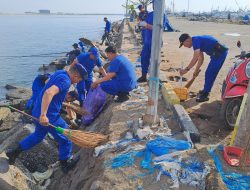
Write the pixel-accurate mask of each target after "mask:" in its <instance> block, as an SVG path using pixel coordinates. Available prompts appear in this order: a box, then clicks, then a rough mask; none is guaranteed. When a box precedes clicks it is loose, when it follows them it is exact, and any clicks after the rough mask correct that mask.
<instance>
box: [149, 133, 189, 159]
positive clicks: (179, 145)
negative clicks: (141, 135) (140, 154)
mask: <svg viewBox="0 0 250 190" xmlns="http://www.w3.org/2000/svg"><path fill="white" fill-rule="evenodd" d="M147 148H148V149H149V150H150V151H152V153H154V154H155V155H157V156H161V155H163V154H167V153H170V152H171V151H175V150H186V149H190V148H191V145H190V143H189V142H187V141H184V140H176V139H173V138H170V137H157V138H156V139H154V140H151V141H149V142H148V143H147Z"/></svg>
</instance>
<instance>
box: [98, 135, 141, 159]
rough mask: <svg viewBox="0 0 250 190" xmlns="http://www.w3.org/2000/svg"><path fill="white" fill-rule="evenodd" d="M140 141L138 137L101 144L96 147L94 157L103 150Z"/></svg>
mask: <svg viewBox="0 0 250 190" xmlns="http://www.w3.org/2000/svg"><path fill="white" fill-rule="evenodd" d="M134 142H138V140H137V139H123V140H119V141H115V142H109V143H107V144H105V145H101V146H98V147H96V148H95V152H94V157H97V156H99V155H100V154H102V153H103V152H105V151H107V150H109V149H112V148H115V149H116V150H119V149H123V148H126V147H127V146H128V145H130V144H131V143H134Z"/></svg>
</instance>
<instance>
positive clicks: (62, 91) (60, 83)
mask: <svg viewBox="0 0 250 190" xmlns="http://www.w3.org/2000/svg"><path fill="white" fill-rule="evenodd" d="M53 85H55V86H57V87H58V88H59V93H58V94H56V95H55V96H54V97H53V99H52V100H51V103H50V105H49V107H48V111H47V117H48V119H49V121H50V122H51V123H54V122H56V121H57V120H58V119H59V118H60V113H59V112H60V110H61V107H62V103H63V102H64V100H65V97H66V94H67V93H68V91H69V88H70V85H71V79H70V76H69V75H68V73H67V71H64V70H60V71H57V72H55V73H54V74H53V75H52V76H51V77H50V79H49V81H48V82H47V83H46V85H45V86H44V88H43V89H42V91H41V93H40V94H39V96H38V98H37V101H36V102H35V105H34V108H33V111H32V115H33V116H34V117H36V118H39V117H40V115H41V104H42V99H43V95H44V93H45V91H46V90H47V89H49V88H50V87H52V86H53Z"/></svg>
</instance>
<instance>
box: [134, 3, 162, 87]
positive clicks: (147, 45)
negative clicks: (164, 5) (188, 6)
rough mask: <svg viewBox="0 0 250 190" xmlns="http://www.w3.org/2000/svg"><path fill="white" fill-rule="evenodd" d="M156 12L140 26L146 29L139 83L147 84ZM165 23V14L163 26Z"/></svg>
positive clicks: (149, 14) (148, 16) (151, 13)
mask: <svg viewBox="0 0 250 190" xmlns="http://www.w3.org/2000/svg"><path fill="white" fill-rule="evenodd" d="M152 3H153V8H154V1H152ZM153 20H154V11H152V12H150V13H148V15H147V19H146V20H145V21H142V22H140V23H139V26H141V27H143V28H144V29H145V36H144V42H143V48H142V51H141V68H142V76H141V77H140V78H139V79H138V80H137V82H147V73H148V68H149V65H150V57H151V45H152V29H153ZM164 23H165V14H164V16H163V25H164Z"/></svg>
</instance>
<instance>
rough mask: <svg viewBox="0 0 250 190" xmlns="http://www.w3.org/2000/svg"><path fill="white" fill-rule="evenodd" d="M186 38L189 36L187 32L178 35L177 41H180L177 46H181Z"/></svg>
mask: <svg viewBox="0 0 250 190" xmlns="http://www.w3.org/2000/svg"><path fill="white" fill-rule="evenodd" d="M188 38H190V36H189V34H187V33H184V34H182V35H181V36H180V37H179V41H180V46H179V48H181V46H182V45H183V42H185V41H186V40H187V39H188Z"/></svg>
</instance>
